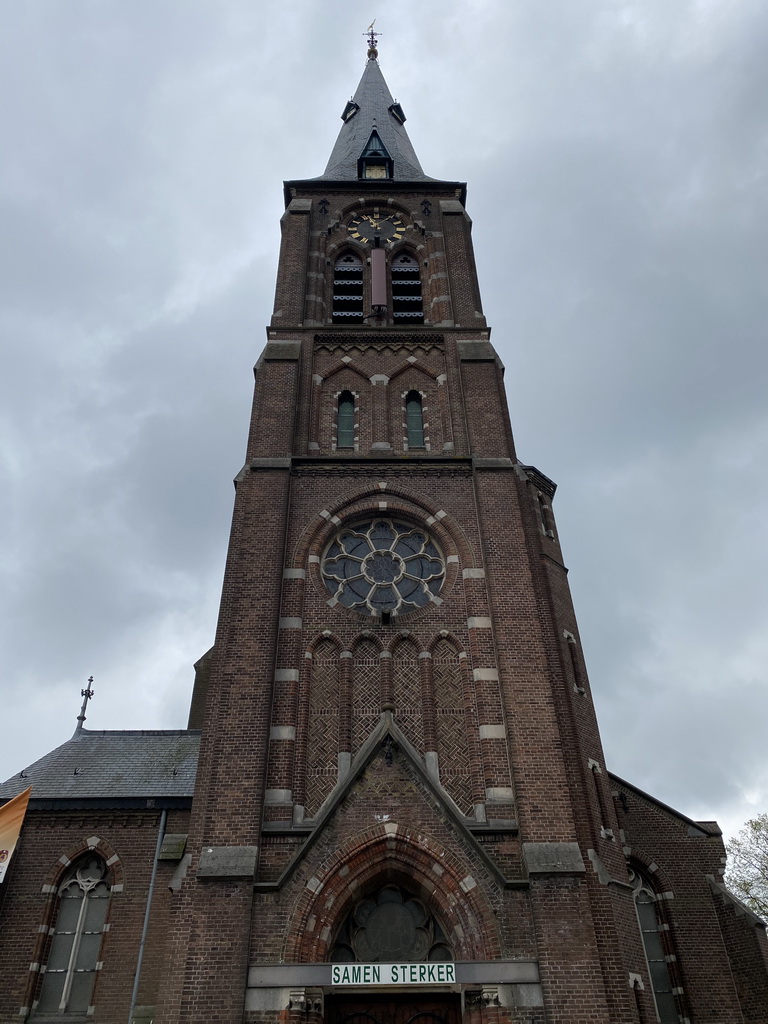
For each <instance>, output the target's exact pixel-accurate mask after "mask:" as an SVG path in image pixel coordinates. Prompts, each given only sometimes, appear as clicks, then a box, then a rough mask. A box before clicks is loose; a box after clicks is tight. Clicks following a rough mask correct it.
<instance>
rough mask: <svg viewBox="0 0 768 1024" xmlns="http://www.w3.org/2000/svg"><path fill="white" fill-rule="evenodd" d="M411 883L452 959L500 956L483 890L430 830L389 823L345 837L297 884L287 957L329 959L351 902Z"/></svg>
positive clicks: (495, 928) (315, 960) (304, 960)
mask: <svg viewBox="0 0 768 1024" xmlns="http://www.w3.org/2000/svg"><path fill="white" fill-rule="evenodd" d="M385 884H393V885H403V886H404V887H406V888H408V889H413V888H414V887H415V888H416V890H417V892H418V895H419V897H420V899H421V900H422V901H423V902H424V903H425V905H426V906H427V908H428V909H429V911H430V912H431V913H433V914H434V915H435V917H436V918H437V919H438V920H439V921H440V922H441V923H442V925H443V927H444V928H445V931H446V936H447V938H448V941H449V942H450V944H451V946H452V948H453V954H454V958H455V959H456V960H498V959H500V958H501V955H502V954H501V941H500V936H499V933H498V926H497V922H496V918H495V916H494V913H493V909H492V907H491V905H490V903H489V902H488V899H487V897H486V895H485V892H486V889H485V888H484V887H482V886H480V885H478V884H477V883H476V882H475V879H474V878H472V874H471V872H470V870H469V869H468V865H467V864H466V863H463V862H462V861H460V860H459V858H458V857H456V856H455V855H453V854H452V853H450V852H449V851H448V850H447V849H446V848H445V847H444V846H443V845H442V844H440V843H439V842H438V841H437V840H436V839H435V838H434V837H432V836H430V835H427V834H425V833H419V834H418V835H412V834H411V830H410V829H407V828H403V827H402V826H398V825H397V824H395V823H394V822H386V823H384V824H380V825H376V826H374V827H372V828H368V829H366V830H365V831H363V832H360V833H358V834H357V835H356V836H354V837H352V838H351V839H349V840H348V841H347V842H346V843H344V844H343V845H342V846H341V847H340V849H339V850H338V851H336V853H334V854H333V856H332V857H331V858H329V860H327V861H326V863H325V865H324V866H323V867H322V868H321V869H320V870H318V871H316V873H315V875H314V877H313V879H312V885H311V888H310V886H309V885H306V886H304V887H303V888H302V892H301V895H300V896H299V898H298V900H297V903H296V906H295V909H294V913H293V916H292V919H291V922H290V924H289V926H288V928H287V931H286V934H287V938H286V942H285V946H284V959H285V961H286V962H288V963H291V962H293V963H319V962H325V961H327V960H328V957H329V952H330V949H331V945H332V943H333V940H334V937H335V935H336V932H337V931H338V929H339V927H340V926H341V924H342V922H343V921H344V920H345V918H346V917H347V914H348V913H349V911H350V910H351V908H352V906H353V905H354V904H355V902H356V901H357V900H359V899H360V898H361V897H362V896H364V895H366V894H367V893H368V892H370V891H372V890H373V889H375V888H376V887H377V886H380V885H385Z"/></svg>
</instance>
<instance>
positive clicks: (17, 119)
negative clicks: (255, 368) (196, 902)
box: [0, 0, 768, 832]
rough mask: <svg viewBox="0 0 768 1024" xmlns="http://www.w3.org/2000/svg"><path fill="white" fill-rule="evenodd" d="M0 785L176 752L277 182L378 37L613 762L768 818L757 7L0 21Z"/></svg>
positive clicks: (724, 810)
mask: <svg viewBox="0 0 768 1024" xmlns="http://www.w3.org/2000/svg"><path fill="white" fill-rule="evenodd" d="M0 11H1V12H2V25H3V28H2V32H0V90H1V91H2V95H3V97H4V101H3V103H2V105H1V106H0V137H2V140H3V155H2V157H0V207H1V210H0V218H1V223H2V231H1V232H0V259H2V272H1V273H0V339H2V352H3V366H2V370H1V371H0V425H1V426H2V431H1V433H0V572H1V573H2V588H1V593H0V601H1V602H2V608H1V609H0V644H1V647H0V680H2V683H0V685H2V690H3V704H2V707H3V716H2V719H1V720H0V776H1V777H2V778H5V777H7V776H9V775H11V774H13V773H15V772H17V771H18V770H19V769H21V768H23V767H25V766H26V765H27V764H29V763H30V762H32V761H33V760H35V759H36V758H37V757H39V756H41V755H42V754H43V753H45V752H46V751H47V750H49V749H51V748H53V747H55V746H57V745H58V744H59V743H61V742H63V741H64V740H66V739H67V738H68V737H69V736H70V735H71V733H72V731H73V729H74V727H75V724H76V722H75V719H76V716H77V714H78V710H79V705H80V689H81V688H82V686H84V685H85V681H86V679H87V677H88V676H89V675H91V674H92V675H93V676H94V677H95V684H94V689H95V697H94V700H93V701H92V703H91V706H90V708H89V711H88V722H87V725H88V727H90V728H106V729H122V728H180V727H184V726H185V724H186V715H187V706H188V700H189V695H190V689H191V684H192V679H193V673H192V664H193V662H194V661H195V660H196V659H197V658H198V657H199V656H200V655H201V654H203V653H204V652H205V651H206V650H207V648H208V647H209V646H210V644H211V642H212V639H213V634H214V628H215V623H216V614H217V605H218V596H219V588H220V585H221V577H222V572H223V565H224V556H225V548H226V543H227V534H228V528H229V519H230V515H231V508H232V498H233V488H232V483H231V481H232V478H233V477H234V475H235V474H236V473H237V471H238V470H239V469H240V466H241V464H242V461H243V454H244V446H245V435H246V429H247V422H248V415H249V405H250V399H251V389H252V374H251V367H252V365H253V363H254V362H255V360H256V358H257V357H258V354H259V351H260V349H261V347H262V344H263V342H264V337H265V336H264V326H265V324H266V323H267V322H268V319H269V316H270V313H271V308H272V292H273V288H274V280H275V270H276V260H277V252H278V244H279V225H278V222H279V217H280V214H281V210H282V181H283V180H284V179H286V178H297V177H310V176H313V175H317V174H320V173H322V171H323V168H324V166H325V163H326V160H327V158H328V155H329V153H330V151H331V148H332V145H333V142H334V139H335V137H336V134H337V132H338V129H339V127H340V125H341V121H340V120H339V116H340V114H341V111H342V109H343V107H344V104H345V102H346V100H347V99H348V98H349V96H350V95H351V93H352V92H353V91H354V89H355V87H356V85H357V82H358V80H359V78H360V75H361V74H362V71H363V67H364V63H365V40H364V38H363V31H364V29H365V27H366V25H368V23H369V22H370V21H371V20H372V19H373V18H374V17H377V19H378V21H377V28H379V29H380V30H381V32H382V33H383V34H382V36H381V39H380V64H381V67H382V70H383V72H384V75H385V77H386V79H387V81H388V84H389V86H390V89H391V90H392V92H393V94H394V95H395V97H396V98H397V99H398V100H399V101H400V102H401V103H402V105H403V107H404V109H405V112H406V114H407V116H408V124H407V127H408V131H409V133H410V137H411V140H412V142H413V143H414V146H415V148H416V152H417V153H418V154H419V157H420V159H421V163H422V166H423V167H424V170H425V172H426V173H427V174H430V175H432V176H434V177H438V178H448V179H453V180H455V179H460V180H466V181H467V182H468V183H469V196H468V209H469V212H470V214H471V216H472V217H473V220H474V224H475V228H474V238H475V246H476V253H477V261H478V267H479V273H480V283H481V289H482V292H483V296H484V305H485V311H486V314H487V316H488V319H489V322H490V323H491V324H492V325H493V341H494V343H495V345H496V347H497V349H498V350H499V352H500V354H501V356H502V359H503V361H504V363H505V365H506V367H507V382H508V388H509V395H510V407H511V412H512V418H513V427H514V429H515V434H516V439H517V446H518V454H519V456H520V458H521V459H522V460H523V461H524V462H527V463H531V464H533V465H535V466H537V467H538V468H539V469H540V470H541V471H542V472H544V473H546V474H547V475H548V476H550V477H552V478H553V479H554V480H555V481H556V482H557V483H558V485H559V487H558V493H557V497H556V500H555V512H556V515H557V521H558V526H559V531H560V535H561V539H562V543H563V548H564V551H565V556H566V560H567V563H568V565H569V568H570V580H571V586H572V589H573V593H574V599H575V602H576V611H577V615H578V618H579V624H580V633H581V639H582V643H583V646H584V648H585V651H586V656H587V664H588V667H589V670H590V677H591V682H592V688H593V691H594V696H595V702H596V705H597V709H598V713H599V717H600V723H601V727H602V734H603V742H604V746H605V751H606V758H607V761H608V766H609V768H610V769H611V770H613V771H614V772H616V773H617V774H618V775H621V776H622V777H624V778H627V779H628V780H629V781H631V782H633V783H634V784H636V785H638V786H640V787H641V788H644V789H647V790H649V791H650V792H652V793H653V794H654V795H656V796H657V797H659V798H660V799H662V800H664V801H665V802H667V803H670V804H672V805H673V806H675V807H677V808H679V809H680V810H681V811H683V812H684V813H686V814H688V815H690V816H692V817H695V818H717V819H718V820H719V821H720V823H721V825H722V826H723V827H724V829H725V830H726V832H728V831H732V830H735V829H736V828H738V827H739V826H740V824H741V823H742V822H743V821H744V820H745V819H746V818H748V817H750V816H752V815H754V814H755V813H758V812H761V811H765V810H768V743H767V742H766V722H767V720H768V685H767V684H766V676H767V675H768V631H767V630H766V622H767V621H768V582H767V581H768V572H767V570H768V474H766V462H767V458H768V407H767V405H766V393H767V384H768V381H767V379H766V378H767V377H768V372H767V371H768V352H767V347H766V323H768V317H766V298H767V295H766V293H767V291H768V285H767V282H768V216H766V214H767V212H768V211H767V206H768V199H767V198H766V197H767V195H768V191H767V188H766V186H767V185H768V181H767V180H766V178H767V167H768V122H767V113H768V60H766V52H768V4H766V3H765V0H740V2H736V0H730V2H729V0H698V2H693V0H675V2H674V3H670V0H637V2H624V0H580V2H579V3H574V2H573V0H548V2H546V3H542V0H515V2H509V0H503V2H502V0H499V2H491V0H487V2H480V0H475V2H469V0H463V2H456V0H439V2H437V0H418V2H412V3H404V2H391V0H390V2H387V0H379V2H378V3H369V2H368V0H363V2H357V3H354V4H331V3H320V2H309V0H305V2H297V0H294V2H290V0H282V2H280V3H276V2H275V3H272V2H264V0H262V2H260V3H253V2H252V0H218V2H216V3H213V2H210V0H199V2H198V0H131V2H130V3H127V2H125V0H26V2H24V3H20V2H18V0H1V2H0Z"/></svg>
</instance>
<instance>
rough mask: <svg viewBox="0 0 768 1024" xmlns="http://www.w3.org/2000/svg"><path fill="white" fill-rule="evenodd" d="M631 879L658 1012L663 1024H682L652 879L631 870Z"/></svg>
mask: <svg viewBox="0 0 768 1024" xmlns="http://www.w3.org/2000/svg"><path fill="white" fill-rule="evenodd" d="M630 879H631V881H632V882H633V883H634V886H635V909H636V910H637V920H638V923H639V925H640V933H641V935H642V937H643V946H644V947H645V958H646V960H647V961H648V973H649V974H650V977H651V988H652V989H653V998H654V1000H655V1002H656V1013H657V1015H658V1018H659V1021H660V1022H661V1024H678V1021H679V1020H680V1015H679V1014H678V1011H677V1000H676V999H675V994H674V992H673V985H672V978H671V977H670V974H669V965H668V963H667V958H666V953H665V949H664V943H663V942H662V938H661V927H660V926H661V924H662V922H661V920H660V915H659V911H658V902H657V898H656V894H655V893H654V891H653V887H652V885H651V883H650V882H649V881H648V879H646V878H644V877H643V876H642V875H641V874H639V873H638V872H637V871H630Z"/></svg>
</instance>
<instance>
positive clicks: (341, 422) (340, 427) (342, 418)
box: [336, 391, 355, 448]
mask: <svg viewBox="0 0 768 1024" xmlns="http://www.w3.org/2000/svg"><path fill="white" fill-rule="evenodd" d="M336 447H337V448H354V447H355V396H354V395H353V394H352V392H351V391H342V392H341V394H340V395H339V408H338V415H337V417H336Z"/></svg>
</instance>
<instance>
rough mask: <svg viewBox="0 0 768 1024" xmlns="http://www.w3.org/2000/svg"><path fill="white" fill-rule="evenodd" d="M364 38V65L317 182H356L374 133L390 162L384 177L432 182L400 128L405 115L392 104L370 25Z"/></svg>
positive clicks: (396, 179)
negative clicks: (319, 179)
mask: <svg viewBox="0 0 768 1024" xmlns="http://www.w3.org/2000/svg"><path fill="white" fill-rule="evenodd" d="M365 34H366V36H368V62H367V64H366V65H365V70H364V71H363V77H362V78H361V79H360V84H359V85H358V87H357V90H356V92H355V95H354V96H353V97H352V99H351V100H350V101H349V103H347V105H346V107H345V108H344V112H343V114H342V115H341V118H342V120H343V121H344V125H343V126H342V129H341V131H340V132H339V137H338V139H337V140H336V145H335V146H334V147H333V152H332V153H331V158H330V160H329V161H328V166H327V167H326V168H325V173H324V174H322V175H321V176H320V177H321V179H325V180H330V181H357V180H358V178H359V177H360V176H361V171H362V169H363V168H364V161H363V160H362V158H363V157H364V156H366V149H367V147H368V145H369V143H370V141H371V139H372V136H373V133H374V132H375V133H376V134H377V137H378V141H379V143H380V144H381V147H382V149H383V151H384V152H386V153H387V155H388V157H389V160H390V161H391V167H390V169H389V174H387V177H391V178H393V179H394V180H395V181H433V180H434V179H433V178H429V177H427V175H426V174H425V173H424V172H423V171H422V169H421V164H420V163H419V158H418V157H417V156H416V153H415V152H414V149H413V146H412V145H411V140H410V139H409V138H408V133H407V132H406V130H405V128H404V127H403V124H404V122H405V114H404V113H403V109H402V107H401V106H400V104H399V103H395V101H394V99H393V98H392V94H391V92H390V91H389V89H388V87H387V83H386V82H385V81H384V76H383V75H382V73H381V68H380V67H379V64H378V60H377V58H378V49H377V47H376V37H377V36H378V35H379V33H378V32H374V31H373V25H371V26H370V27H369V29H368V31H367V32H366V33H365Z"/></svg>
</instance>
